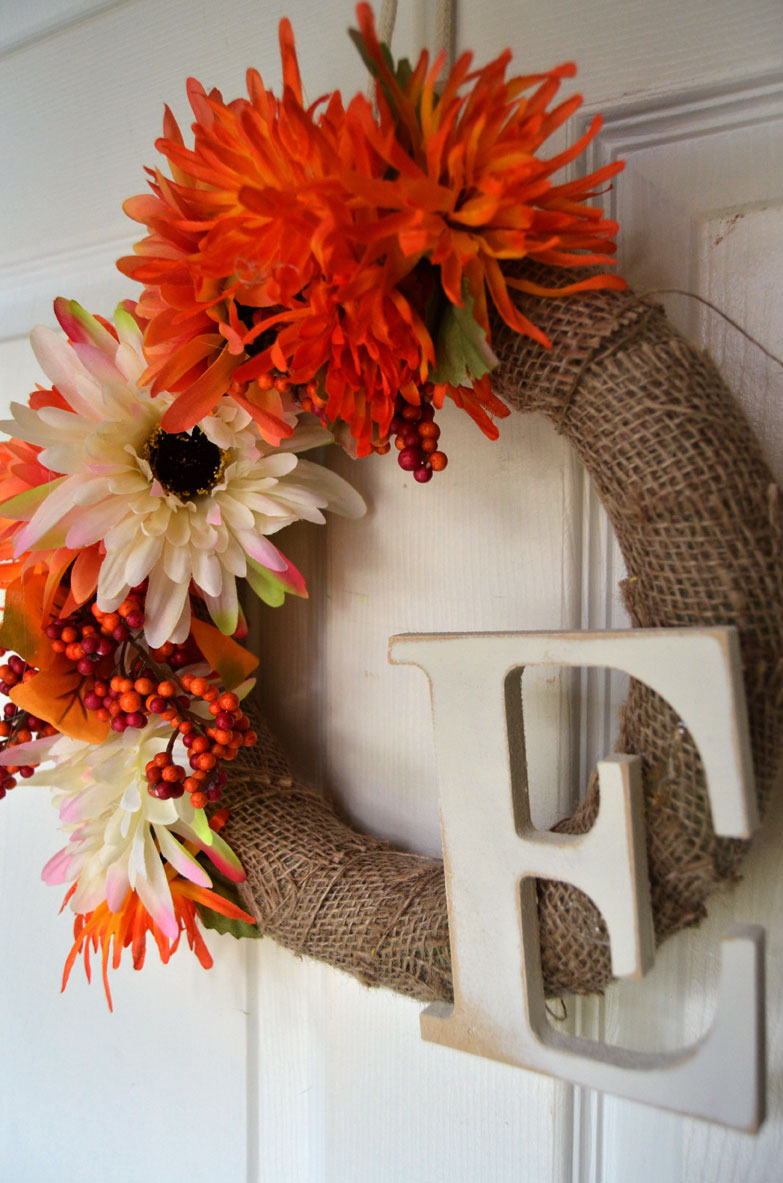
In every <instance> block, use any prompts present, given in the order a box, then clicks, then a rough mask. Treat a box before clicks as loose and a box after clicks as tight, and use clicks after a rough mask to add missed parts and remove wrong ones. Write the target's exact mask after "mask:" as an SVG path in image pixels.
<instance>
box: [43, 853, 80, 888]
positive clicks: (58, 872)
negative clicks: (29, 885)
mask: <svg viewBox="0 0 783 1183" xmlns="http://www.w3.org/2000/svg"><path fill="white" fill-rule="evenodd" d="M72 862H73V858H72V856H71V855H70V854H69V853H68V850H67V848H66V849H63V850H58V851H57V854H54V855H52V857H51V858H50V859H49V862H48V863H47V864H46V866H45V867H44V869H43V870H42V871H41V878H42V879H43V881H44V883H48V884H49V885H50V886H53V885H54V884H57V883H67V882H68V868H69V867H70V865H71V863H72Z"/></svg>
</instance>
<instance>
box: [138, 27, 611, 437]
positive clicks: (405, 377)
mask: <svg viewBox="0 0 783 1183" xmlns="http://www.w3.org/2000/svg"><path fill="white" fill-rule="evenodd" d="M357 12H358V18H359V25H360V31H359V32H358V33H355V34H354V39H355V40H356V41H357V43H358V44H359V46H360V48H361V50H362V53H363V55H364V57H365V60H366V61H367V62H368V64H369V65H370V67H371V69H373V71H374V72H375V73H376V76H377V79H378V106H379V113H378V115H377V116H376V115H375V114H374V112H373V109H372V107H371V105H370V104H369V102H368V101H367V100H366V99H365V98H364V97H363V96H361V95H357V96H355V97H354V98H353V99H352V100H351V102H350V103H349V104H348V106H347V107H344V106H343V103H342V100H341V98H340V96H339V94H338V93H335V94H332V95H331V96H328V97H327V98H326V99H322V100H319V101H318V102H317V103H315V104H313V105H312V106H310V107H305V105H304V101H303V96H302V86H301V80H300V76H299V68H298V65H297V60H296V54H295V49H294V41H293V34H292V31H291V27H290V24H289V22H288V21H287V20H283V21H282V22H281V24H280V48H281V55H282V61H283V78H284V87H283V94H282V97H281V98H279V99H277V98H275V96H274V95H273V94H272V93H271V92H269V91H267V90H265V89H264V86H263V84H262V82H261V79H260V78H259V76H258V75H257V74H256V73H255V72H254V71H250V72H249V74H248V98H247V99H244V98H242V99H237V100H236V101H234V102H232V103H228V104H226V103H224V102H223V99H222V97H221V96H220V94H219V93H218V92H217V91H212V92H210V93H209V94H207V92H206V91H205V90H204V89H203V87H201V86H200V85H199V84H198V83H196V82H193V81H191V82H190V83H189V95H190V100H191V105H192V107H193V111H194V114H195V116H196V122H195V123H194V125H193V131H194V142H193V147H192V149H190V148H186V147H185V145H184V143H183V140H182V136H181V134H180V131H179V128H178V127H177V124H176V123H175V121H174V119H173V117H172V116H171V114H170V112H168V111H167V112H166V117H165V121H164V138H163V139H162V140H159V141H158V143H157V147H158V148H159V149H160V151H161V152H162V153H163V154H164V155H165V156H166V157H167V159H168V161H169V164H170V166H171V171H172V176H171V178H167V177H164V176H163V175H162V174H161V173H160V171H153V172H151V173H150V175H151V178H152V179H151V188H152V195H151V196H150V195H147V196H143V197H136V198H132V199H131V200H130V201H129V202H127V203H126V206H125V208H126V210H127V212H128V213H129V214H130V216H131V217H133V218H134V219H136V220H137V221H139V222H141V223H143V224H144V225H146V226H147V228H148V231H149V233H148V235H147V237H146V238H145V239H143V240H142V241H141V242H140V243H139V244H138V245H137V247H136V255H135V256H134V257H132V258H126V259H122V260H120V264H119V265H120V269H121V270H122V271H123V272H124V273H125V274H127V275H130V276H132V277H133V278H135V279H137V280H139V281H140V282H142V283H143V284H144V285H145V289H146V290H145V292H144V294H143V296H142V298H141V301H140V304H139V309H140V312H141V315H142V316H143V317H145V318H146V319H147V320H148V322H149V323H148V326H147V329H146V333H145V354H146V357H147V361H148V370H147V372H146V374H145V375H144V380H145V381H148V382H149V383H151V385H152V389H153V393H159V392H160V391H162V390H164V389H168V390H171V391H174V392H175V393H177V394H178V395H179V397H178V398H177V400H176V401H175V403H174V404H173V405H172V406H171V407H170V408H169V410H168V412H167V414H166V416H165V418H164V420H163V426H164V427H165V428H166V429H167V430H171V431H181V430H186V429H188V428H189V427H191V426H192V425H193V424H194V423H196V422H197V421H198V420H199V419H200V418H201V417H203V415H205V414H206V413H208V411H209V410H210V408H211V407H212V406H214V404H215V402H216V401H217V400H218V399H219V398H220V397H221V395H222V394H224V393H230V394H231V396H232V397H233V398H235V399H236V400H237V401H239V402H240V403H241V404H242V405H243V406H245V407H246V409H247V410H248V411H249V412H250V413H251V414H252V415H253V416H254V417H255V418H256V420H257V422H258V423H259V427H260V429H261V431H262V433H264V434H265V436H266V438H267V439H270V440H271V442H273V443H277V442H279V439H280V438H282V436H283V435H286V434H289V433H290V428H289V427H288V426H287V425H286V424H285V423H284V421H283V407H282V403H281V400H280V394H281V393H284V392H285V390H286V389H287V384H288V383H289V382H292V383H294V384H297V385H307V384H309V383H314V390H315V391H316V395H314V399H313V402H314V405H315V406H316V407H318V408H321V409H322V412H323V416H324V418H325V419H326V420H328V421H330V422H332V423H335V422H338V421H341V420H342V421H344V422H346V423H347V424H348V425H349V426H350V430H351V433H352V435H353V436H354V437H355V439H356V440H357V441H358V449H357V450H358V452H359V454H365V453H366V452H367V451H369V450H370V449H371V447H372V446H373V445H374V444H376V443H378V442H379V441H380V442H382V441H383V440H384V438H385V436H386V434H387V432H388V430H389V424H390V422H391V419H392V415H393V408H394V400H395V398H397V397H398V396H399V395H400V394H401V395H402V396H403V397H404V398H405V399H406V400H408V401H409V402H412V403H417V402H418V401H419V398H420V389H421V387H422V386H423V385H424V383H426V382H435V383H437V384H438V385H439V389H440V388H441V387H442V388H443V389H442V391H441V397H442V396H443V395H444V394H445V395H449V396H450V397H452V398H454V400H455V401H456V402H457V403H458V405H461V406H464V407H465V408H466V409H472V411H471V413H473V412H475V414H474V418H476V420H477V422H479V423H481V424H482V426H483V428H484V430H488V433H489V434H493V432H494V428H492V425H491V422H490V420H489V419H488V414H500V413H502V412H501V411H500V410H498V409H497V408H500V407H501V406H502V404H500V403H499V402H498V400H496V399H494V397H493V396H491V393H490V391H489V388H488V386H487V384H486V383H484V384H482V386H481V387H480V388H477V387H476V386H475V383H476V381H477V380H480V379H481V378H482V377H483V375H484V374H485V373H486V372H488V371H489V370H490V369H491V368H492V365H493V364H494V358H493V355H492V353H491V350H490V348H489V317H488V308H487V303H488V298H489V299H491V300H492V301H493V303H494V304H495V306H496V307H497V309H498V311H499V312H500V314H501V316H502V317H503V318H504V319H505V320H506V322H507V323H508V324H509V325H510V326H511V327H513V328H514V329H516V330H517V331H519V332H521V333H525V334H527V335H528V336H530V337H532V338H534V339H535V340H537V341H538V342H540V343H541V344H544V345H548V344H549V342H548V341H547V339H546V337H545V336H544V334H543V333H542V332H541V331H540V330H539V329H538V328H537V327H536V326H535V325H533V324H531V323H530V322H529V321H528V320H527V319H526V318H525V317H523V316H522V315H521V314H520V313H519V311H518V310H517V309H516V308H515V306H514V304H513V302H512V300H511V296H510V293H509V288H511V287H518V288H522V289H524V290H527V291H535V292H537V293H538V294H542V295H554V294H557V295H568V294H571V293H573V292H577V291H584V290H588V289H593V288H602V287H623V286H624V283H623V281H622V280H619V279H617V278H615V277H610V276H606V275H599V276H594V277H592V278H590V279H588V280H582V281H580V282H577V283H574V284H570V285H567V286H566V287H563V288H560V289H558V290H557V291H556V292H551V291H546V290H544V289H541V288H536V287H535V285H533V284H531V283H530V282H528V281H527V280H525V279H524V278H523V279H508V278H506V276H505V275H504V273H503V270H502V267H501V263H502V261H503V260H506V259H508V260H512V259H515V260H519V259H523V258H527V257H530V258H534V259H536V260H539V261H541V262H545V263H549V264H557V265H559V266H566V267H570V266H574V265H576V264H591V263H596V262H606V261H607V257H608V256H609V255H610V254H611V253H612V252H613V250H614V245H613V243H612V241H611V238H612V236H613V234H614V233H615V231H616V229H617V227H616V224H615V223H614V222H611V221H609V220H607V219H605V218H604V217H603V215H602V213H601V212H600V210H597V209H594V208H593V207H592V206H589V205H587V204H586V202H587V200H588V199H589V198H590V197H592V196H594V194H595V192H596V188H597V186H599V185H601V184H602V183H603V182H605V181H606V180H607V179H608V178H609V177H611V176H612V175H614V173H616V172H617V171H618V170H619V169H620V168H621V167H622V166H621V165H620V164H611V165H608V166H606V167H605V168H604V169H601V170H599V171H598V172H596V173H594V174H592V175H591V176H590V177H587V178H584V179H583V180H580V181H576V182H572V183H570V184H564V185H559V186H555V185H553V184H552V182H551V180H550V176H551V174H552V173H553V172H554V171H555V170H556V169H558V168H560V167H562V166H563V165H565V164H567V163H569V162H570V161H571V160H573V159H574V158H575V156H577V155H578V154H579V152H580V151H581V150H582V149H583V148H584V147H585V145H586V144H587V143H589V141H590V140H591V139H592V138H593V136H594V135H595V134H596V132H597V131H598V128H599V126H600V121H598V120H596V121H595V122H594V124H593V126H592V127H591V129H590V131H589V132H588V133H587V134H586V135H585V136H584V137H582V139H581V140H580V141H579V143H578V144H576V145H574V146H573V148H571V149H570V150H569V151H567V152H564V153H562V154H560V155H559V156H557V157H555V158H553V159H551V160H548V161H546V160H540V159H538V157H537V152H538V150H539V149H540V147H541V144H542V143H543V142H544V140H545V139H546V138H547V137H548V136H550V135H551V134H552V133H553V132H554V131H555V130H556V129H557V128H558V127H559V126H560V125H561V124H562V123H563V122H564V121H565V120H566V119H567V118H568V117H569V115H571V114H572V112H573V111H574V110H575V109H576V107H577V106H578V105H579V103H580V101H581V100H580V99H579V97H575V98H572V99H570V100H568V101H567V102H565V103H561V104H560V105H559V106H556V107H555V108H553V109H552V110H549V109H548V108H549V105H550V103H551V101H552V99H553V98H554V96H555V94H556V92H557V89H558V87H559V85H560V82H561V80H562V78H564V77H569V76H571V75H572V74H573V73H574V67H573V66H571V65H566V66H561V67H559V68H558V69H556V70H552V71H550V72H549V73H546V74H541V75H535V76H530V77H521V78H511V79H508V80H507V79H506V77H505V74H506V68H507V66H508V62H509V59H510V54H509V53H508V52H506V53H505V54H502V55H501V56H500V57H499V58H498V59H497V60H496V61H494V62H491V63H490V64H489V65H488V66H485V67H484V68H483V69H481V70H479V71H477V72H475V73H470V70H469V67H470V61H471V58H470V55H469V54H466V55H464V56H463V57H461V58H460V60H459V61H458V62H457V64H456V66H455V67H454V69H453V70H452V71H451V72H450V74H449V76H448V78H447V79H446V80H445V85H444V88H443V90H442V93H440V94H439V95H438V94H436V91H435V86H436V82H437V79H438V75H439V73H440V71H441V68H442V64H443V59H442V56H441V58H439V59H438V60H437V61H436V63H435V66H434V68H432V69H430V68H429V59H428V57H427V55H426V53H425V54H422V56H421V58H420V59H419V62H418V64H417V65H416V67H415V69H414V70H412V71H411V70H410V67H409V66H407V63H403V64H402V65H401V67H399V68H398V70H397V72H396V73H395V72H394V71H393V69H392V66H391V65H390V58H389V57H388V53H387V51H386V50H385V49H384V48H382V47H381V46H380V44H379V42H378V40H377V36H376V33H375V28H374V24H373V16H372V12H371V10H370V8H369V6H368V5H367V4H360V5H359V7H358V9H357ZM531 91H532V93H528V92H531ZM428 287H429V289H430V292H429V294H424V293H425V292H426V289H427V288H428ZM457 310H459V311H460V312H462V314H463V317H462V320H461V321H459V322H458V323H457V328H456V334H455V331H454V325H455V320H456V319H457V318H455V312H456V311H457ZM444 326H445V328H444ZM449 328H450V331H445V330H447V329H449ZM461 334H462V337H464V338H467V340H468V342H469V344H470V345H471V347H472V348H470V349H469V350H468V354H469V355H470V356H471V357H472V358H473V361H472V362H470V363H469V362H468V361H467V360H466V356H467V355H466V353H465V349H464V348H462V343H461V341H460V335H461ZM455 335H456V337H457V339H458V345H457V347H456V348H452V347H450V346H449V341H450V340H451V341H453V340H454V338H455ZM468 368H470V372H468ZM471 381H473V383H474V392H475V395H474V397H469V396H468V395H467V394H466V393H465V391H466V390H467V387H468V384H469V383H470V382H471ZM308 397H309V396H308Z"/></svg>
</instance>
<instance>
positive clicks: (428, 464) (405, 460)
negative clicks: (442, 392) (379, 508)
mask: <svg viewBox="0 0 783 1183" xmlns="http://www.w3.org/2000/svg"><path fill="white" fill-rule="evenodd" d="M431 400H432V389H431V387H430V386H426V387H424V389H423V390H422V401H421V404H420V405H419V406H414V405H413V404H412V403H409V402H406V401H405V399H404V398H403V397H402V395H400V394H398V395H397V399H396V402H395V404H394V417H393V418H392V421H391V425H390V428H389V431H390V434H391V435H392V436H394V446H395V448H396V449H397V452H398V453H399V454H398V456H397V463H398V464H399V466H400V468H402V469H404V470H405V471H406V472H412V473H413V476H414V479H415V480H417V481H418V482H419V483H420V484H426V483H427V481H430V480H432V474H433V473H434V472H442V471H443V469H444V468H445V467H446V465H447V464H448V458H447V456H446V453H445V452H441V451H439V450H438V440H439V439H440V428H439V427H438V425H437V423H435V422H433V420H434V418H435V408H434V407H433V405H432V401H431ZM375 450H376V452H385V451H388V450H389V446H388V445H386V444H384V445H381V446H379V447H377V448H376V449H375Z"/></svg>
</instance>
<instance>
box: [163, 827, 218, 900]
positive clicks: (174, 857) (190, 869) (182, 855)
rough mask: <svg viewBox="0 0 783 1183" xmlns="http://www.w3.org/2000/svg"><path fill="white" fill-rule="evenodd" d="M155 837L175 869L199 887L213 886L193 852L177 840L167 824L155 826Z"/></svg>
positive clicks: (165, 856) (164, 855)
mask: <svg viewBox="0 0 783 1183" xmlns="http://www.w3.org/2000/svg"><path fill="white" fill-rule="evenodd" d="M155 837H156V838H157V839H158V844H159V845H160V853H161V854H162V855H163V857H164V858H165V859H167V860H168V861H169V862H170V863H171V865H172V867H173V868H174V870H175V871H177V872H178V873H179V874H180V875H183V876H184V877H185V879H189V880H190V882H191V883H196V884H198V886H199V887H211V886H212V880H211V879H210V877H209V875H208V874H207V873H206V871H205V870H204V868H203V867H202V866H201V863H199V862H198V861H197V860H196V859H195V858H194V857H193V855H192V854H189V853H188V852H187V850H185V847H184V846H183V845H182V844H181V843H180V842H177V840H176V838H174V837H173V836H172V834H171V833H170V831H169V830H167V829H166V827H165V826H155Z"/></svg>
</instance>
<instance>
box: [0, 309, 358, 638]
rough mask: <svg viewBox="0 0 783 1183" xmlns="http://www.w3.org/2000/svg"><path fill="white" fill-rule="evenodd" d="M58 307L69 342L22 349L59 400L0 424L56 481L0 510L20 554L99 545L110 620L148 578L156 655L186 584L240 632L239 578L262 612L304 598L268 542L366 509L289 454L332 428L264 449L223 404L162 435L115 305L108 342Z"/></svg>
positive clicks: (100, 584) (179, 630)
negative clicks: (301, 526) (30, 353)
mask: <svg viewBox="0 0 783 1183" xmlns="http://www.w3.org/2000/svg"><path fill="white" fill-rule="evenodd" d="M58 305H59V308H58ZM56 309H57V310H58V317H59V319H60V320H61V323H64V324H65V325H66V327H67V329H68V333H69V337H70V341H68V342H66V341H65V340H64V339H63V338H62V337H61V336H60V335H59V334H57V333H55V332H53V331H52V330H50V329H46V328H41V327H39V328H37V329H35V330H34V331H33V334H32V336H31V341H32V345H33V349H34V351H35V354H36V357H37V358H38V361H39V363H40V364H41V366H42V368H43V369H44V371H45V372H46V374H47V375H48V377H49V378H50V379H51V381H52V383H53V384H54V386H55V387H56V392H57V394H58V395H59V396H61V398H60V399H59V400H58V399H57V398H55V399H53V405H38V406H37V409H34V408H33V407H31V406H24V405H21V404H19V403H12V405H11V413H12V415H13V420H10V421H7V422H5V423H2V424H0V428H2V429H3V430H4V431H6V432H8V433H9V434H12V435H14V436H16V437H17V438H18V439H21V440H26V441H27V442H28V443H30V444H33V445H35V446H37V447H40V448H41V449H42V451H41V452H40V455H39V460H40V463H41V464H42V465H44V466H46V467H47V468H48V469H49V470H50V471H51V473H52V475H53V480H52V481H51V482H50V483H49V484H48V485H46V486H41V488H40V489H39V490H33V491H32V494H31V495H25V499H24V501H23V503H22V504H21V505H20V506H19V507H17V508H16V510H14V506H13V505H11V506H10V508H9V506H8V505H6V506H5V507H4V511H3V512H4V516H5V515H6V514H8V516H11V517H14V516H16V518H17V520H21V521H24V522H25V523H26V524H25V525H24V526H23V527H22V528H21V529H20V530H19V532H18V534H17V535H16V539H15V546H16V554H17V555H21V554H23V553H26V552H28V551H33V552H35V550H36V549H41V550H42V549H51V548H55V547H67V548H68V549H70V550H75V551H82V550H84V549H85V548H87V547H90V546H93V545H95V544H98V543H100V544H102V545H103V547H104V548H105V557H104V558H103V560H102V562H101V564H100V570H99V573H98V579H97V598H98V606H99V607H100V608H101V609H103V610H104V611H107V612H110V611H113V610H114V609H115V608H116V607H117V606H118V605H119V604H120V603H121V602H122V601H123V600H124V599H125V597H126V596H127V595H128V592H129V590H130V589H131V588H132V587H135V586H137V585H138V584H140V583H141V582H142V581H143V580H144V579H145V578H147V579H149V585H148V590H147V597H146V606H145V633H146V637H147V641H148V643H149V644H150V646H152V647H153V648H155V647H158V646H160V645H162V644H163V643H164V641H167V640H171V641H184V640H185V639H186V637H187V635H188V632H189V628H190V596H189V589H190V583H191V581H192V582H193V584H194V585H195V587H196V588H197V589H198V590H199V591H200V592H201V594H202V595H203V597H204V600H205V602H206V604H207V607H208V609H209V612H210V614H211V616H212V618H213V620H214V621H215V623H216V624H217V625H218V627H219V628H220V629H222V631H223V632H226V633H231V632H233V631H234V630H235V628H236V625H237V616H238V602H237V589H236V580H237V578H243V577H244V578H247V580H248V582H249V583H250V585H251V587H253V589H254V591H255V592H256V593H257V594H258V595H260V596H261V597H262V598H263V599H265V600H266V601H267V602H269V603H280V602H281V600H282V599H283V597H284V594H285V592H286V591H291V592H294V593H298V594H303V593H304V583H303V580H302V577H301V575H300V574H299V572H298V571H296V569H295V568H294V567H293V566H292V565H291V564H289V563H288V561H287V560H286V558H285V557H284V555H282V554H281V553H280V551H279V550H278V549H277V547H276V546H274V544H273V543H272V542H270V541H269V536H270V535H272V534H275V533H276V532H277V531H278V530H281V529H282V528H283V527H284V526H287V525H290V524H291V523H292V522H295V521H299V520H301V519H305V520H306V521H311V522H318V523H323V522H324V520H325V519H324V516H323V513H322V510H324V509H326V508H328V509H330V510H332V511H333V512H335V513H339V514H343V515H345V516H348V517H358V516H361V514H362V513H364V510H365V506H364V502H363V501H362V499H361V497H360V496H359V495H358V493H356V492H355V491H354V490H353V489H352V488H351V487H350V485H348V484H347V483H346V482H345V481H344V480H342V478H340V477H338V476H336V475H335V474H334V473H331V472H329V471H328V470H327V469H325V468H323V467H322V466H320V465H316V464H312V463H310V462H309V461H307V460H300V459H299V458H298V456H297V455H296V453H298V452H301V451H303V450H306V449H308V448H313V447H316V446H317V445H319V444H323V443H326V442H330V441H331V438H332V437H331V436H330V435H329V433H328V432H326V431H325V430H324V429H322V428H321V427H319V426H315V427H310V426H301V425H300V426H297V427H296V428H295V430H294V432H293V435H292V436H291V437H290V438H289V439H288V440H286V441H284V442H283V444H282V445H281V446H280V447H276V448H274V447H272V446H271V445H269V444H267V443H265V441H264V440H263V438H262V437H261V434H260V433H259V431H258V428H257V427H256V424H255V422H254V420H253V419H252V418H251V416H250V415H249V414H248V413H247V412H246V411H245V410H244V409H243V408H241V407H240V406H239V405H238V404H237V403H236V402H234V401H233V400H232V399H231V398H228V397H224V398H223V399H222V400H221V401H220V402H219V403H218V405H217V407H216V409H215V411H214V413H212V414H210V415H209V416H207V417H206V418H204V419H203V420H202V421H201V422H200V423H199V424H198V425H197V426H196V427H193V428H192V429H191V430H190V431H187V432H180V433H176V434H169V433H167V432H164V431H163V430H162V429H161V427H160V421H161V418H162V417H163V415H164V414H165V412H166V410H167V409H168V407H169V406H170V405H171V403H172V401H173V396H170V395H160V396H158V397H156V398H152V397H151V396H150V394H149V391H148V390H147V389H145V388H144V387H141V386H139V381H140V378H141V375H142V373H143V371H144V368H145V361H144V358H143V355H142V351H141V331H140V329H139V326H138V324H137V323H136V321H135V319H134V318H133V316H132V315H131V313H130V312H128V311H127V310H126V309H125V308H123V307H120V309H118V311H117V314H116V316H115V325H116V331H117V334H118V337H117V338H115V337H114V336H113V335H112V333H110V332H109V331H108V330H107V329H106V328H105V327H104V326H103V325H102V324H101V323H100V322H99V321H97V320H95V318H93V317H91V316H89V314H88V313H86V312H85V311H84V310H83V309H82V308H80V306H79V305H78V304H75V303H74V302H70V303H68V304H66V303H65V302H64V301H58V302H57V305H56ZM39 401H40V400H39ZM289 419H290V423H291V424H292V425H293V424H294V423H295V422H296V418H295V416H294V415H293V414H292V415H291V416H289Z"/></svg>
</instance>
